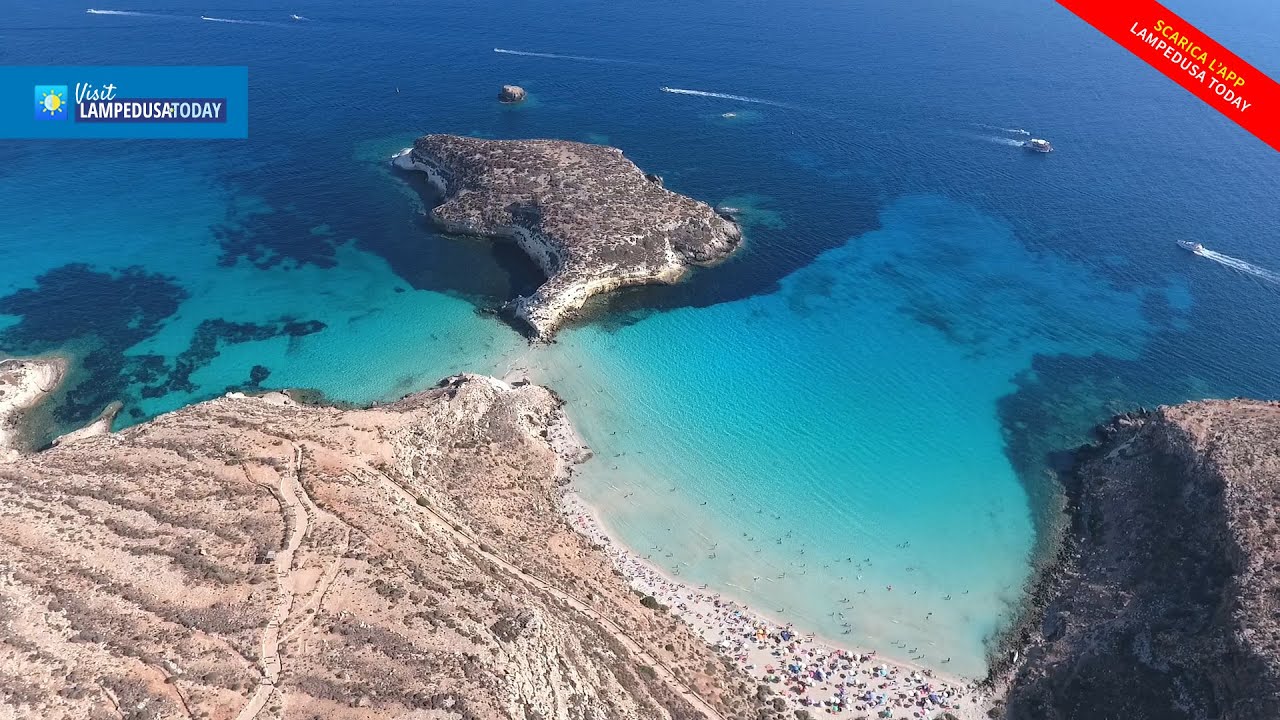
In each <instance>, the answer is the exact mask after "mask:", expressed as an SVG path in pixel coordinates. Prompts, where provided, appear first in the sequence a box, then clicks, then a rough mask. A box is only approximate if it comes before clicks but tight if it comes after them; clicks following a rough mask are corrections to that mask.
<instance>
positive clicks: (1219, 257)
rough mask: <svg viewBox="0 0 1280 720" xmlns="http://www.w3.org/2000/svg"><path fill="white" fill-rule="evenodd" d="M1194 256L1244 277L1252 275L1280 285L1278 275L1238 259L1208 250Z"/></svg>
mask: <svg viewBox="0 0 1280 720" xmlns="http://www.w3.org/2000/svg"><path fill="white" fill-rule="evenodd" d="M1196 254H1197V255H1199V256H1200V257H1202V258H1206V259H1209V260H1212V261H1214V262H1216V263H1218V264H1219V265H1225V266H1227V267H1229V268H1231V269H1232V270H1239V271H1240V272H1242V273H1245V274H1246V275H1252V276H1254V277H1256V278H1259V279H1262V280H1266V281H1267V282H1269V283H1273V284H1275V285H1280V273H1276V272H1272V271H1270V270H1268V269H1266V268H1262V267H1258V266H1257V265H1254V264H1253V263H1251V262H1245V261H1244V260H1241V259H1240V258H1233V257H1231V256H1230V255H1223V254H1222V253H1220V252H1214V251H1213V250H1208V249H1205V248H1201V249H1200V250H1198V251H1197V252H1196Z"/></svg>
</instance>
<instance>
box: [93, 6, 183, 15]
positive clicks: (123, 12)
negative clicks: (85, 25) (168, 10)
mask: <svg viewBox="0 0 1280 720" xmlns="http://www.w3.org/2000/svg"><path fill="white" fill-rule="evenodd" d="M85 12H86V13H88V14H90V15H124V16H126V17H170V16H168V15H161V14H160V13H149V12H134V11H133V10H95V9H94V8H89V9H88V10H85Z"/></svg>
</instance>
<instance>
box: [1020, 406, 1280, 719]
mask: <svg viewBox="0 0 1280 720" xmlns="http://www.w3.org/2000/svg"><path fill="white" fill-rule="evenodd" d="M1101 434H1102V438H1101V442H1100V443H1099V444H1097V445H1094V446H1090V447H1087V448H1085V449H1084V450H1082V451H1081V456H1080V462H1079V463H1078V465H1077V468H1076V471H1075V473H1074V475H1073V477H1072V479H1071V482H1070V484H1069V488H1068V489H1069V496H1070V498H1071V507H1072V511H1073V512H1072V517H1073V527H1072V529H1071V532H1070V540H1069V543H1068V545H1067V548H1066V550H1065V551H1064V553H1063V561H1062V563H1061V566H1060V567H1059V568H1058V569H1057V571H1056V572H1055V573H1052V574H1051V575H1049V576H1048V577H1047V579H1046V581H1045V582H1044V587H1043V588H1042V590H1043V591H1044V592H1043V595H1044V597H1045V599H1046V600H1047V602H1046V604H1045V605H1044V607H1043V608H1042V615H1041V622H1039V623H1038V624H1037V626H1036V627H1034V628H1031V629H1030V630H1029V632H1028V637H1027V638H1026V639H1027V641H1028V642H1027V643H1025V644H1024V645H1023V646H1022V647H1021V648H1020V660H1021V661H1022V662H1021V663H1020V664H1019V665H1018V666H1017V667H1016V669H1015V671H1014V673H1013V675H1012V682H1011V687H1010V688H1009V692H1008V694H1007V713H1006V715H1007V717H1008V718H1009V719H1010V720H1023V719H1026V720H1095V719H1097V718H1129V719H1131V720H1201V719H1203V720H1209V719H1214V720H1246V719H1250V720H1252V719H1256V718H1277V717H1280V403H1274V402H1259V401H1252V400H1230V401H1205V402H1195V403H1189V404H1186V405H1180V406H1176V407H1164V408H1160V409H1158V410H1155V411H1150V412H1139V413H1132V414H1126V415H1124V416H1120V417H1117V418H1115V419H1114V420H1113V421H1112V422H1111V423H1110V424H1108V425H1106V426H1104V427H1103V428H1102V429H1101Z"/></svg>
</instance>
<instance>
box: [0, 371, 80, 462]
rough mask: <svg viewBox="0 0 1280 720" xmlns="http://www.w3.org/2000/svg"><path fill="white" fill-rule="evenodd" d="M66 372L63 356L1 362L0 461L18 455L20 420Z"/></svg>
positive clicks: (6, 460)
mask: <svg viewBox="0 0 1280 720" xmlns="http://www.w3.org/2000/svg"><path fill="white" fill-rule="evenodd" d="M66 373H67V361H66V360H65V359H64V358H58V357H50V358H27V359H10V360H3V361H0V462H9V461H12V460H13V459H14V458H16V457H17V456H18V445H19V442H18V440H19V432H18V430H19V421H20V420H21V417H22V415H23V413H25V412H26V411H27V410H30V409H31V408H33V407H35V406H36V405H38V404H40V401H41V400H43V399H44V398H45V397H46V396H47V395H49V393H52V392H53V391H54V390H55V389H57V387H58V384H59V383H61V382H62V378H63V377H65V376H66Z"/></svg>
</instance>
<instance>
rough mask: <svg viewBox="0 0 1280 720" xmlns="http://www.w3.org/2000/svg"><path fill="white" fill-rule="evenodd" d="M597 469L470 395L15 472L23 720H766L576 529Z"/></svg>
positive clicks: (164, 438)
mask: <svg viewBox="0 0 1280 720" xmlns="http://www.w3.org/2000/svg"><path fill="white" fill-rule="evenodd" d="M581 451H582V449H581V447H580V446H578V445H577V444H576V443H575V442H574V441H573V436H572V434H571V431H570V430H569V429H568V426H567V424H565V422H564V417H563V414H562V413H561V410H560V407H559V402H558V400H557V399H556V398H555V397H554V396H553V395H552V394H551V393H550V392H548V391H546V390H544V389H542V388H539V387H536V386H532V385H523V386H511V385H508V384H505V383H502V382H499V381H497V380H493V379H490V378H482V377H475V376H458V377H455V378H451V379H449V380H448V381H446V382H445V383H443V384H442V386H441V387H439V388H438V389H436V390H433V391H429V392H426V393H422V394H419V395H415V396H411V397H409V398H406V399H405V400H403V401H400V402H398V403H395V404H393V405H390V406H386V407H380V408H375V409H368V410H348V411H340V410H337V409H333V408H324V407H308V406H302V405H299V404H297V403H295V402H293V401H292V400H291V399H289V398H288V397H286V396H284V395H280V394H271V395H267V396H264V397H260V398H255V397H243V396H228V397H225V398H221V399H218V400H214V401H211V402H206V403H202V404H200V405H196V406H193V407H189V408H185V409H183V410H180V411H177V412H174V413H171V414H168V415H164V416H162V417H159V418H157V419H155V420H154V421H152V422H149V423H147V424H145V425H142V426H138V427H133V428H129V429H127V430H124V431H122V432H118V433H114V434H107V435H100V436H90V437H80V438H70V439H67V440H66V441H64V442H62V443H61V444H59V445H57V446H56V447H53V448H51V449H49V450H46V451H44V452H42V453H39V454H36V455H32V456H28V457H24V458H21V459H18V460H17V461H16V462H14V463H11V464H7V465H3V466H0V717H17V718H33V719H34V718H41V719H42V720H52V719H57V718H112V717H115V718H120V717H123V718H128V719H130V720H132V719H135V718H136V719H142V718H215V719H222V718H227V719H230V718H237V719H238V720H250V719H251V718H258V719H262V718H284V717H289V718H308V719H310V718H326V719H333V720H341V719H342V718H401V719H406V720H408V719H420V720H428V719H432V720H435V719H443V718H511V719H520V720H534V719H537V720H571V719H572V720H578V719H588V718H592V719H599V720H606V719H607V720H615V719H620V718H621V719H625V718H702V717H712V718H724V717H734V718H739V717H757V716H758V713H759V712H760V710H759V708H757V707H756V706H757V704H758V701H756V700H755V688H754V685H751V684H749V683H748V682H747V680H746V677H745V675H743V674H741V673H740V671H737V670H734V669H733V668H732V666H731V665H726V663H725V661H724V660H722V659H721V658H719V657H718V656H717V655H715V654H713V653H712V652H711V651H710V649H709V648H708V646H706V645H705V644H704V643H703V642H701V641H700V640H699V639H698V638H697V637H696V636H694V635H693V634H692V633H691V631H690V630H689V629H688V627H687V626H686V625H684V624H683V623H681V622H679V621H677V620H675V619H673V618H672V617H671V616H670V615H669V614H667V613H664V612H661V611H660V610H659V611H654V610H650V609H648V608H646V607H645V606H643V605H642V604H641V602H640V600H641V598H639V597H638V596H636V595H635V594H634V593H633V592H631V591H630V590H628V589H627V588H626V586H625V584H624V583H623V582H622V580H621V579H620V578H619V577H618V576H617V575H616V574H615V573H614V571H613V570H612V568H611V566H610V564H609V560H608V559H607V558H606V557H605V556H604V554H603V553H600V552H598V551H597V550H596V549H593V548H592V547H590V546H589V545H588V544H587V541H586V540H585V539H584V538H583V537H582V536H580V535H578V534H577V533H575V532H573V531H572V530H571V529H570V528H569V527H568V525H567V524H566V523H565V522H564V521H563V519H562V517H561V514H560V513H559V512H558V511H557V509H556V502H557V485H558V484H559V483H560V482H562V481H563V480H564V478H565V474H566V473H567V472H568V470H569V467H568V466H569V464H570V463H572V462H573V461H574V460H575V457H576V454H577V453H579V452H581ZM763 717H771V715H770V714H769V713H768V711H766V712H765V714H764V715H763Z"/></svg>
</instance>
